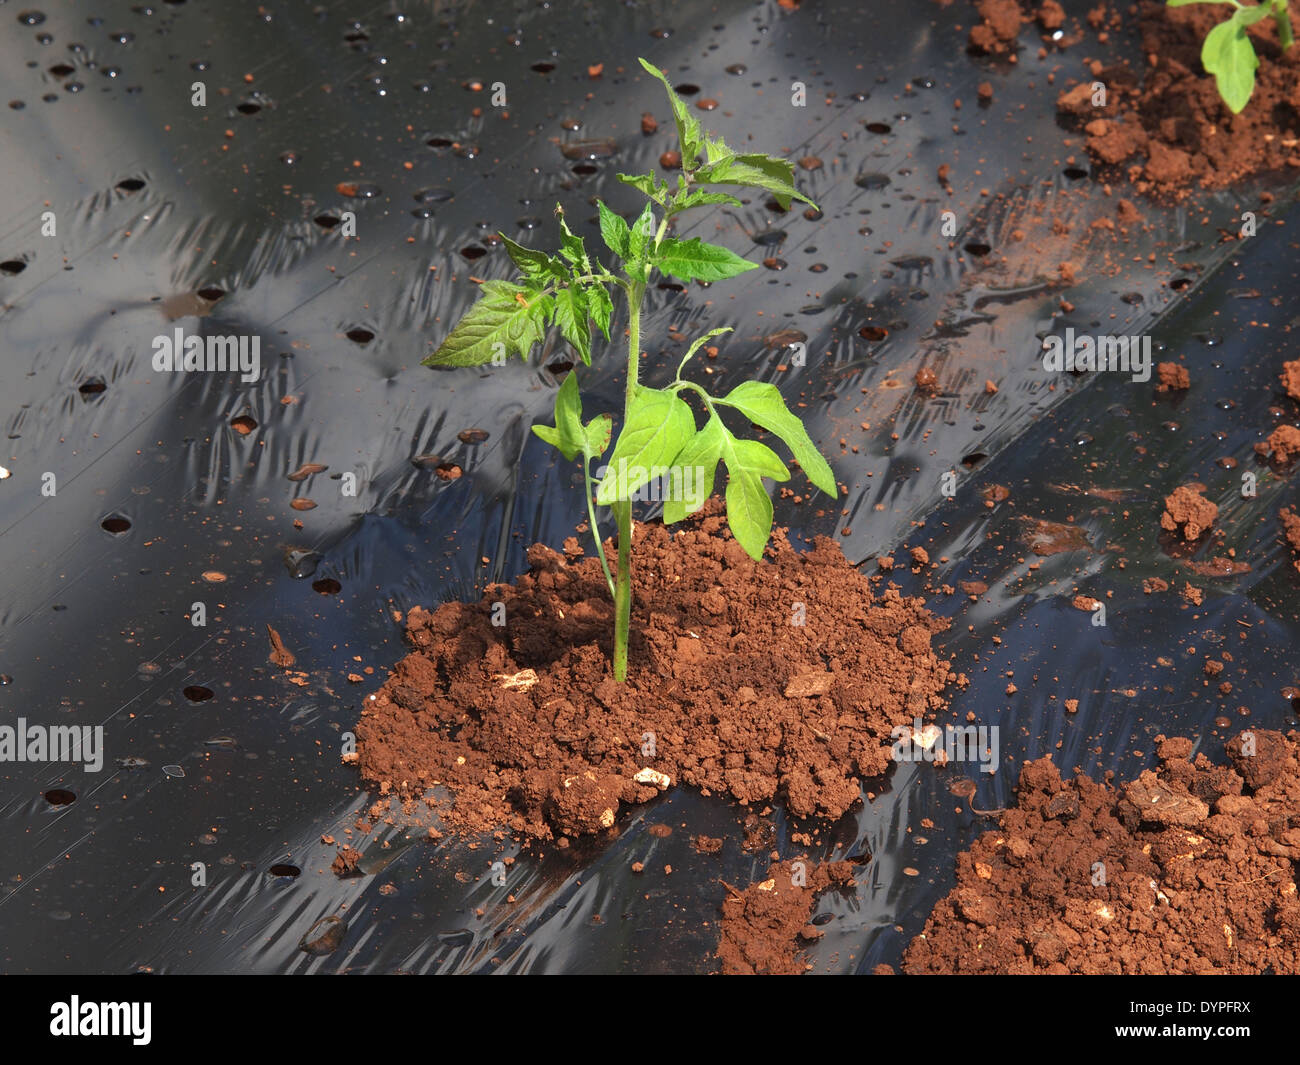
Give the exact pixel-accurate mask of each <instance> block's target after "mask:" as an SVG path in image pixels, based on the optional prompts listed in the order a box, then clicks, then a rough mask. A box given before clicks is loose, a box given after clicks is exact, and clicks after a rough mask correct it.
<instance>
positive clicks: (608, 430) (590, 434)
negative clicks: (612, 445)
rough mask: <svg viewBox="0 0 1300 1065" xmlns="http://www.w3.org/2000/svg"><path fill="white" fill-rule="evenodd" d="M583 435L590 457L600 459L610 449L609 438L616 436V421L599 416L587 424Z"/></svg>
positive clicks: (602, 415)
mask: <svg viewBox="0 0 1300 1065" xmlns="http://www.w3.org/2000/svg"><path fill="white" fill-rule="evenodd" d="M569 376H570V377H572V376H573V375H572V374H570V375H569ZM566 380H567V378H566ZM583 433H584V435H585V436H586V438H587V454H588V456H589V457H592V458H599V457H600V456H601V455H603V454H604V453H605V448H607V447H609V438H610V437H611V436H613V435H614V419H613V417H612V416H611V415H609V414H597V415H596V416H595V417H594V418H592V419H591V421H589V422H588V423H587V426H586V428H585V429H584V430H583Z"/></svg>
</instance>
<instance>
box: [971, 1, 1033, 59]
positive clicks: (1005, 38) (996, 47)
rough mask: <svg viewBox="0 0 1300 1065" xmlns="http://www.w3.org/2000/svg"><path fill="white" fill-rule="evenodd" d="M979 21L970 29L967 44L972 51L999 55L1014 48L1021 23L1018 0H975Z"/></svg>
mask: <svg viewBox="0 0 1300 1065" xmlns="http://www.w3.org/2000/svg"><path fill="white" fill-rule="evenodd" d="M975 10H976V11H977V12H979V16H980V22H979V25H978V26H975V27H973V28H972V29H971V31H970V38H969V39H968V41H967V46H968V47H969V48H970V50H971V51H972V52H982V53H989V54H992V55H1001V54H1003V53H1005V52H1011V51H1014V50H1015V47H1016V38H1017V37H1018V36H1019V35H1020V26H1021V23H1022V22H1024V21H1025V19H1024V18H1023V16H1022V15H1021V13H1020V4H1019V3H1018V0H975Z"/></svg>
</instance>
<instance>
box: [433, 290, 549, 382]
mask: <svg viewBox="0 0 1300 1065" xmlns="http://www.w3.org/2000/svg"><path fill="white" fill-rule="evenodd" d="M480 291H481V295H480V296H479V299H478V302H477V303H475V304H474V306H472V307H471V308H470V309H469V311H468V312H466V314H465V317H464V318H462V319H461V320H460V321H459V322H457V323H456V327H455V328H454V329H453V330H452V331H451V334H450V335H449V336H448V337H447V339H446V340H444V341H443V342H442V346H441V347H439V348H438V350H437V351H435V352H434V353H433V354H432V355H430V356H429V357H428V358H426V359H425V360H424V361H423V363H422V365H424V366H481V365H482V364H483V363H485V362H491V361H492V360H493V358H494V357H500V358H501V359H502V360H504V359H507V358H509V357H510V355H511V353H512V352H513V353H516V354H518V355H519V356H520V357H521V358H523V359H524V360H527V358H528V352H529V351H530V350H531V348H532V346H533V345H534V344H536V343H538V342H539V341H540V340H541V339H542V336H543V334H544V333H545V331H546V325H547V323H548V322H549V321H550V317H551V314H552V312H553V310H554V306H555V303H554V300H552V299H551V297H550V296H544V295H541V294H540V293H538V292H535V291H533V290H532V289H528V288H525V287H524V286H522V285H515V284H511V283H510V282H508V281H485V282H483V285H482V288H481V290H480Z"/></svg>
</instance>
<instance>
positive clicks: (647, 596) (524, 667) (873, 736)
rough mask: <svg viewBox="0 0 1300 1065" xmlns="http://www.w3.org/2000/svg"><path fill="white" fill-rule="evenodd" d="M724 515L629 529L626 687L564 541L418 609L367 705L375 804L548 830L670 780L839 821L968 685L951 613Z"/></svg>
mask: <svg viewBox="0 0 1300 1065" xmlns="http://www.w3.org/2000/svg"><path fill="white" fill-rule="evenodd" d="M721 509H722V507H721V503H720V501H718V500H716V499H714V500H711V501H710V502H709V503H708V504H706V506H705V508H704V509H703V510H702V511H701V512H700V514H699V515H697V516H696V517H695V518H693V519H690V520H688V521H687V522H685V523H683V524H682V525H679V526H674V527H672V528H671V529H670V528H667V527H665V526H663V525H662V524H660V523H658V522H655V523H651V524H638V525H637V526H636V532H635V545H636V546H635V552H634V560H635V569H634V604H633V622H632V638H631V642H630V648H629V668H628V681H627V683H626V684H622V685H620V684H617V683H616V682H615V681H614V679H613V677H612V674H611V672H610V666H609V657H610V651H611V646H610V642H611V639H612V630H613V606H612V603H611V601H610V598H609V593H608V590H607V588H606V585H605V581H604V576H603V574H602V572H601V569H600V565H599V562H598V561H597V560H596V559H595V558H594V557H588V556H585V555H583V554H582V550H581V548H580V547H579V545H578V543H577V541H576V540H574V539H572V538H571V539H570V540H569V541H568V542H566V544H565V553H564V554H559V553H557V552H555V551H553V550H551V549H550V548H547V547H545V546H542V545H540V544H539V545H534V546H533V547H532V548H531V549H530V550H529V552H528V559H529V563H530V569H529V571H528V572H527V573H526V574H524V575H523V576H521V577H520V578H519V580H518V581H517V582H516V583H515V584H513V585H505V584H502V585H491V586H489V587H488V588H487V590H486V593H485V594H484V596H483V598H482V600H481V601H479V602H477V603H459V602H453V603H445V604H443V605H442V606H440V607H438V609H437V610H435V611H433V612H432V613H430V612H428V611H426V610H423V609H420V608H416V609H413V610H411V611H410V613H409V615H408V617H407V619H406V621H407V629H406V638H407V640H408V642H409V643H410V644H411V646H412V648H413V650H412V651H411V653H410V654H408V655H407V656H406V657H405V658H404V659H402V661H400V662H399V663H398V664H397V665H396V666H395V667H394V669H393V670H392V672H391V674H390V676H389V678H388V680H387V681H386V682H385V683H384V685H383V687H382V688H381V689H380V690H379V691H378V692H376V693H375V694H374V695H373V696H371V697H369V698H368V699H366V700H365V702H364V705H363V710H362V715H361V721H360V723H359V725H358V727H357V738H358V751H357V754H358V756H359V757H358V762H359V765H360V768H361V773H362V777H363V778H364V779H365V780H366V781H367V782H369V783H371V784H373V785H375V786H376V787H377V788H378V790H379V793H380V795H381V796H389V795H393V794H396V795H397V796H399V797H401V798H403V799H415V798H417V797H421V796H426V793H427V792H428V791H429V789H433V788H441V789H445V791H443V792H442V793H441V794H439V795H437V796H428V798H429V801H430V802H431V804H432V805H434V806H435V807H436V808H437V809H438V811H439V812H440V813H441V814H442V816H443V820H444V822H445V824H446V825H447V826H448V827H451V828H452V829H455V830H460V831H462V832H472V833H476V832H483V831H491V830H493V829H498V828H508V829H510V830H512V831H514V832H516V833H519V834H522V835H524V836H526V837H535V838H541V839H552V838H557V837H566V838H567V837H570V836H578V835H583V834H588V833H594V832H599V831H601V830H602V829H609V828H611V827H612V826H613V824H614V822H615V819H616V817H617V816H618V813H619V810H620V809H621V808H622V807H623V806H624V805H626V804H635V803H643V802H646V801H648V800H650V799H652V798H654V797H655V796H657V795H659V794H660V792H661V791H662V790H663V789H664V788H666V787H669V786H675V785H677V784H678V783H683V782H684V783H686V784H689V785H690V786H692V787H696V788H699V789H700V790H701V791H703V792H705V793H706V794H707V793H717V794H723V795H728V796H730V797H732V798H734V799H736V800H738V801H740V802H742V803H767V802H771V801H779V802H782V803H784V804H785V805H786V806H787V808H788V809H789V810H790V812H791V813H792V814H794V815H795V816H797V817H821V818H837V817H839V816H841V815H842V814H844V813H845V812H846V811H848V810H849V809H850V808H851V807H853V806H854V805H855V804H856V803H857V802H858V800H859V797H860V783H861V782H862V781H863V780H865V779H868V778H874V777H879V776H881V775H883V774H884V773H885V771H886V770H887V769H888V768H889V766H890V764H891V761H890V739H889V735H890V730H891V729H892V728H893V727H894V726H895V725H898V724H907V723H910V722H911V721H912V720H913V718H915V717H918V716H920V717H926V716H928V715H930V714H932V713H934V712H935V711H938V710H940V709H942V708H943V707H945V706H946V704H947V697H946V695H945V691H946V689H948V687H949V685H951V684H954V683H956V684H958V685H962V686H964V684H965V683H966V678H965V677H964V676H958V675H956V674H955V673H954V671H953V669H952V667H951V665H950V663H949V662H947V661H945V660H943V659H941V658H939V657H938V656H937V655H936V654H935V653H934V650H933V649H932V647H931V638H932V637H933V636H934V635H935V634H936V633H939V632H942V631H943V630H944V629H945V628H946V627H947V624H948V623H947V621H946V620H943V619H940V618H937V617H935V616H934V615H932V614H931V613H930V612H929V611H928V610H927V609H926V607H925V604H924V601H923V600H921V599H909V598H903V597H901V596H900V595H899V594H898V592H897V590H896V589H895V588H892V587H891V588H887V589H885V590H884V591H883V592H881V591H876V592H873V590H872V586H871V581H872V580H876V581H879V580H880V578H879V577H874V578H871V579H868V578H867V577H866V576H864V575H863V574H862V573H860V572H859V571H858V570H857V569H855V568H854V567H853V566H852V565H851V564H850V563H849V562H848V561H847V560H846V559H845V558H844V555H843V554H842V552H841V551H840V549H839V547H838V545H837V544H835V543H834V542H833V541H831V540H829V539H825V538H819V539H818V540H817V541H816V542H815V544H814V546H813V547H812V549H811V550H809V551H807V552H796V551H795V550H794V548H793V547H792V546H791V545H790V543H789V541H788V540H787V539H786V536H785V533H784V531H783V530H777V531H776V532H775V534H774V537H773V541H772V544H771V546H770V547H769V549H768V553H767V556H766V557H765V558H764V559H763V560H762V561H761V562H755V561H753V560H752V559H750V558H749V556H748V555H746V554H745V552H744V551H743V550H742V549H741V547H740V545H739V544H737V543H736V542H735V541H734V540H733V539H732V538H731V536H730V534H729V533H728V532H727V531H726V529H725V526H724V523H723V519H722V517H721V515H720V511H721ZM609 557H611V558H613V557H615V556H614V555H613V554H610V555H609ZM493 604H502V606H500V607H497V608H495V609H494V605H493ZM494 613H495V615H496V617H497V618H498V619H500V618H501V617H502V616H504V621H505V624H504V625H500V626H498V625H494V624H493V617H494Z"/></svg>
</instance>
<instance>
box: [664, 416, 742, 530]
mask: <svg viewBox="0 0 1300 1065" xmlns="http://www.w3.org/2000/svg"><path fill="white" fill-rule="evenodd" d="M726 431H727V430H726V427H725V426H724V425H723V424H722V422H721V421H720V420H719V419H718V416H717V415H716V414H711V415H709V420H708V421H707V422H705V423H704V428H703V429H701V430H700V431H699V432H698V433H696V434H695V435H694V436H693V437H691V439H690V441H689V442H688V443H687V444H686V446H685V447H684V448H682V450H681V452H680V453H679V454H678V456H677V458H676V459H675V460H674V461H673V465H674V466H676V467H678V468H679V469H680V470H682V487H683V489H684V488H685V478H686V471H687V470H690V471H691V477H692V478H693V480H692V484H693V486H694V488H695V492H696V496H695V498H693V499H687V498H685V493H684V492H683V498H680V499H679V498H677V497H676V496H671V497H670V498H668V499H665V500H664V524H665V525H672V524H673V523H674V522H678V521H681V520H682V519H683V518H685V517H686V516H687V515H688V514H694V513H695V512H696V511H697V510H699V509H700V507H702V506H704V501H705V500H706V499H708V498H709V495H710V494H711V493H712V492H713V480H714V478H715V477H716V476H717V473H718V463H719V462H720V461H721V459H722V441H723V434H724V433H726Z"/></svg>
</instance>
